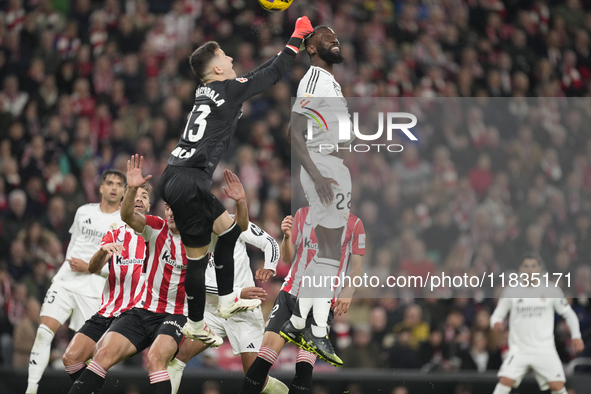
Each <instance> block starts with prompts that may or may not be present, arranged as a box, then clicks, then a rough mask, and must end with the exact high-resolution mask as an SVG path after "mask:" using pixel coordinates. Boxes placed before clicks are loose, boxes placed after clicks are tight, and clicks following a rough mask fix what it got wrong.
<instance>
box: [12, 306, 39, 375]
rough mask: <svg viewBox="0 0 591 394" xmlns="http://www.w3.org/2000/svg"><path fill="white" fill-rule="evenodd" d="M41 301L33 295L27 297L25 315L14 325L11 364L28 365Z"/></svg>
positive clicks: (24, 366) (22, 366)
mask: <svg viewBox="0 0 591 394" xmlns="http://www.w3.org/2000/svg"><path fill="white" fill-rule="evenodd" d="M40 312H41V303H40V301H38V300H37V299H36V298H35V297H31V298H29V299H28V301H27V303H26V308H25V313H26V315H25V317H24V318H23V319H22V320H21V321H20V322H19V323H18V324H17V325H16V327H15V329H14V338H13V340H12V343H13V348H12V357H13V358H12V360H13V361H12V366H13V367H16V368H26V367H27V366H28V365H29V357H30V356H31V349H32V348H33V343H34V342H35V335H36V333H37V326H38V325H39V313H40Z"/></svg>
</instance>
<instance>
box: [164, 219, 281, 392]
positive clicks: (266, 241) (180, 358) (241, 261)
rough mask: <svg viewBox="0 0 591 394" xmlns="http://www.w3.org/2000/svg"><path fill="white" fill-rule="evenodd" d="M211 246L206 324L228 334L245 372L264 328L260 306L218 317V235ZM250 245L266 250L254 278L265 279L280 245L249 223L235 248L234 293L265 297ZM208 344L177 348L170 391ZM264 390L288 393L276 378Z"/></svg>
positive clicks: (191, 343) (222, 334)
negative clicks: (248, 249)
mask: <svg viewBox="0 0 591 394" xmlns="http://www.w3.org/2000/svg"><path fill="white" fill-rule="evenodd" d="M211 241H212V242H211V244H210V245H211V246H210V253H212V255H210V257H209V264H208V266H207V270H206V271H205V286H206V291H207V298H206V304H205V316H204V320H205V323H206V324H207V325H208V326H209V327H210V328H211V329H212V330H213V332H214V333H215V334H216V335H218V336H220V337H226V336H227V337H228V339H229V341H230V345H232V351H233V352H234V355H236V356H238V355H239V356H240V357H241V358H242V366H243V368H244V373H246V372H247V371H248V369H249V368H250V366H251V365H252V363H253V362H254V360H255V359H256V357H257V354H258V351H259V348H260V346H261V342H262V340H263V332H264V331H265V320H264V318H263V313H262V311H261V309H260V308H258V309H255V310H254V311H253V313H240V314H238V315H234V316H232V317H230V318H229V319H227V320H225V319H222V318H220V317H218V316H217V313H216V311H217V305H218V289H217V282H216V275H215V263H214V260H213V258H214V256H213V252H214V250H215V249H214V248H215V244H216V242H217V236H215V235H213V234H212V240H211ZM247 243H248V244H251V245H254V246H256V247H257V248H259V249H261V250H262V251H263V252H264V253H265V264H264V266H263V268H261V269H258V270H257V272H256V279H258V280H261V281H263V282H266V281H267V280H269V279H270V278H271V277H273V276H274V275H275V272H276V269H277V263H278V262H279V245H278V244H277V241H275V240H274V239H273V237H271V236H270V235H269V234H267V233H266V232H265V231H264V230H262V229H261V228H259V227H258V226H257V225H256V224H254V223H250V222H249V226H248V230H246V231H244V232H243V233H242V234H240V237H239V238H238V241H237V242H236V247H235V248H234V293H235V294H236V296H240V297H241V298H244V299H252V298H257V299H261V300H264V297H265V296H266V292H265V290H263V289H261V288H259V287H255V283H254V279H253V275H252V271H251V268H250V258H249V257H248V253H247V252H246V244H247ZM206 348H207V347H206V346H205V345H204V344H203V343H201V342H199V341H191V340H185V341H184V342H183V344H182V345H181V348H180V349H179V354H178V355H177V356H176V358H175V359H174V360H173V361H172V362H171V363H170V365H169V367H168V372H169V375H170V377H171V382H172V385H173V391H172V394H176V392H177V391H178V387H179V385H180V381H181V376H182V372H183V370H184V368H185V364H186V363H187V362H188V361H189V360H190V359H192V358H193V357H195V356H196V355H197V354H199V353H201V352H202V351H204V350H205V349H206ZM262 392H263V393H269V394H281V393H285V394H287V392H288V389H287V386H285V385H284V384H283V383H282V382H280V381H279V380H277V379H275V378H271V377H270V378H269V381H268V382H267V384H266V386H265V387H264V389H263V391H262Z"/></svg>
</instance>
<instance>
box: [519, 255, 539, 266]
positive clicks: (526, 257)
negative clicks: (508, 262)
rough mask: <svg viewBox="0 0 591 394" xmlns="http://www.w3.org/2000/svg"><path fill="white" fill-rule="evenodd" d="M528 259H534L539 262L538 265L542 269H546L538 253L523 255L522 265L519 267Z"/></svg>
mask: <svg viewBox="0 0 591 394" xmlns="http://www.w3.org/2000/svg"><path fill="white" fill-rule="evenodd" d="M527 259H533V260H536V261H537V262H538V264H539V265H540V267H542V268H543V267H544V260H542V258H541V257H540V255H539V254H537V253H533V252H528V253H525V254H523V256H521V263H520V264H519V265H522V264H523V262H524V261H525V260H527Z"/></svg>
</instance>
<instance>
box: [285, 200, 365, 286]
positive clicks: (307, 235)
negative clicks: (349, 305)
mask: <svg viewBox="0 0 591 394" xmlns="http://www.w3.org/2000/svg"><path fill="white" fill-rule="evenodd" d="M309 211H310V208H309V207H304V208H300V209H298V211H297V212H296V214H295V216H294V220H293V226H292V230H291V240H292V243H293V244H294V246H295V247H296V255H295V257H292V264H291V269H290V270H289V273H288V274H287V276H286V277H285V282H284V283H283V287H282V288H281V290H283V291H286V292H288V293H290V294H293V295H295V296H297V295H298V293H299V291H300V286H301V283H302V276H303V275H304V272H305V271H306V267H308V264H310V262H311V261H312V259H313V258H314V256H316V252H317V251H318V240H317V239H316V234H314V229H313V228H312V223H311V222H310V221H308V220H307V218H308V212H309ZM342 241H343V242H342V247H341V265H340V267H339V271H338V274H337V276H338V275H341V273H342V272H344V273H345V274H347V273H348V269H349V258H350V256H351V254H358V255H361V256H364V255H365V228H364V227H363V222H362V221H361V219H359V218H358V217H357V216H355V215H353V214H352V213H350V214H349V220H348V221H347V228H346V231H344V232H343V236H342Z"/></svg>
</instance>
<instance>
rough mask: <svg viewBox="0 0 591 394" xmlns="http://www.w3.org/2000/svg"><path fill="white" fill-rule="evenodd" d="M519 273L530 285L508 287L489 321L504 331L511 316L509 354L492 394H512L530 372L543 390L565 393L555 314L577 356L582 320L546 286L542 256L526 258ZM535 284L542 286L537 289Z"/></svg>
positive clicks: (556, 289) (557, 292)
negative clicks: (555, 337)
mask: <svg viewBox="0 0 591 394" xmlns="http://www.w3.org/2000/svg"><path fill="white" fill-rule="evenodd" d="M519 270H520V273H522V274H523V273H525V274H527V277H528V282H527V283H524V282H523V281H522V282H521V284H523V286H524V287H508V288H506V289H505V290H504V291H503V293H502V295H501V298H500V299H499V303H498V305H497V308H496V309H495V311H494V312H493V314H492V316H491V319H490V324H491V327H493V328H494V329H495V330H497V331H503V321H504V319H505V317H506V316H507V314H510V316H509V353H508V354H507V357H506V358H505V360H504V361H503V365H501V369H500V370H499V373H498V374H497V376H499V378H500V379H499V383H498V384H497V386H496V387H495V390H494V392H493V394H509V392H510V391H511V389H512V388H513V387H517V386H519V384H520V383H521V380H522V379H523V377H524V376H525V375H526V374H527V372H528V371H529V370H530V369H532V370H533V371H534V374H535V377H536V380H537V382H538V385H539V386H540V390H548V389H550V390H551V391H552V394H566V389H565V387H564V382H565V377H564V369H563V367H562V363H561V361H560V358H559V357H558V353H557V351H556V346H555V344H554V313H555V312H556V313H558V314H559V315H561V316H562V317H563V318H564V319H565V320H566V323H567V325H568V327H569V329H570V332H571V338H572V344H573V348H574V350H575V352H577V353H578V352H580V351H582V350H583V348H584V344H583V340H582V339H581V331H580V329H579V320H578V319H577V315H576V314H575V312H574V311H573V309H572V308H571V307H570V305H569V304H568V301H567V300H566V299H565V298H564V294H563V292H562V290H561V289H560V288H559V287H556V286H555V285H554V284H553V283H550V284H549V286H548V287H546V286H545V283H543V278H541V272H542V264H541V262H540V259H539V257H536V256H534V255H527V256H525V257H524V259H523V260H522V263H521V266H520V268H519ZM536 278H537V281H536ZM540 279H542V280H540ZM536 283H537V284H539V285H540V286H537V287H534V286H533V285H535V284H536ZM527 285H529V286H527Z"/></svg>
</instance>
